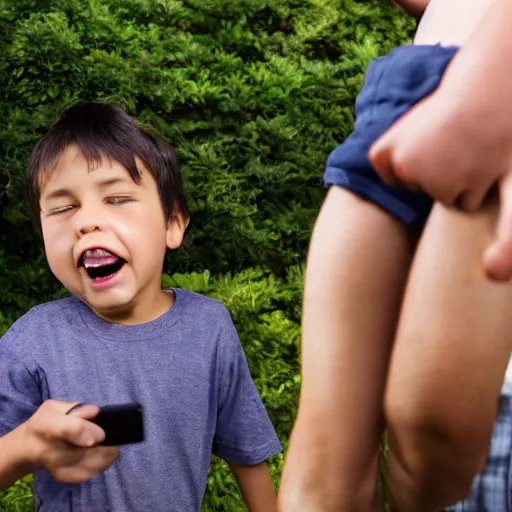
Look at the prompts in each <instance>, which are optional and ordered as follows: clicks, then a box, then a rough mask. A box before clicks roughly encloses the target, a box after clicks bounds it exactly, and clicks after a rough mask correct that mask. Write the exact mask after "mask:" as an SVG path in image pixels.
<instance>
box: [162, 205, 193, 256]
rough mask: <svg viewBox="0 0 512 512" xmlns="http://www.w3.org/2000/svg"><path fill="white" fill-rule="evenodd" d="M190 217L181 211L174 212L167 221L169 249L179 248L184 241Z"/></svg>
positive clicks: (166, 236) (166, 235) (166, 237)
mask: <svg viewBox="0 0 512 512" xmlns="http://www.w3.org/2000/svg"><path fill="white" fill-rule="evenodd" d="M189 220H190V219H189V218H188V216H186V215H183V214H182V213H181V212H178V213H175V214H173V216H172V217H171V218H170V219H169V222H168V223H167V231H166V234H165V241H166V243H167V247H168V248H169V249H178V247H180V246H181V244H182V243H183V236H184V235H185V229H187V226H188V223H189Z"/></svg>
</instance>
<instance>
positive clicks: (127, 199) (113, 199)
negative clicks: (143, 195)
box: [107, 196, 133, 206]
mask: <svg viewBox="0 0 512 512" xmlns="http://www.w3.org/2000/svg"><path fill="white" fill-rule="evenodd" d="M131 201H133V199H132V198H131V197H117V196H116V197H109V198H108V199H107V202H108V204H112V205H114V206H116V205H121V204H125V203H129V202H131Z"/></svg>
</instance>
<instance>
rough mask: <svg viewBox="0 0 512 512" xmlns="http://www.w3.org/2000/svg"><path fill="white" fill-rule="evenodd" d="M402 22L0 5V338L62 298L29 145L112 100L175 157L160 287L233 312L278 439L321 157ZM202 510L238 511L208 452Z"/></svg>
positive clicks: (347, 15)
mask: <svg viewBox="0 0 512 512" xmlns="http://www.w3.org/2000/svg"><path fill="white" fill-rule="evenodd" d="M411 28H412V24H411V22H410V21H408V20H406V19H405V18H404V17H403V16H401V15H400V14H399V11H398V10H397V9H396V8H395V7H393V6H392V5H391V3H390V2H387V3H386V2H384V0H364V1H363V0H360V1H356V0H122V1H121V0H87V1H83V0H42V1H41V0H40V1H38V2H36V1H35V0H17V1H16V2H14V0H3V1H2V2H0V46H1V48H2V52H0V158H1V161H2V166H1V167H0V288H1V289H2V295H1V296H0V335H1V334H2V333H3V332H5V330H6V329H7V328H8V327H9V325H10V324H11V323H12V322H13V321H14V320H15V319H16V318H17V317H19V316H20V315H22V314H23V313H24V312H25V311H27V310H28V309H29V308H30V307H32V306H33V305H35V304H37V303H40V302H43V301H46V300H51V299H52V298H55V297H57V296H60V295H62V294H63V293H64V292H63V290H62V289H61V287H60V285H59V283H57V282H56V281H55V279H54V278H53V276H52V275H51V273H50V271H49V269H48V268H47V265H46V261H45V257H44V253H43V250H42V244H41V242H40V240H39V239H38V237H37V236H36V235H35V232H34V230H33V229H32V226H31V222H30V219H29V216H28V210H27V205H26V201H25V196H24V188H23V175H24V169H25V166H26V162H27V157H28V155H29V153H30V151H31V150H32V149H33V147H34V145H35V143H36V142H37V140H38V139H39V138H40V136H41V135H42V134H44V133H45V131H46V130H47V129H48V127H49V126H50V125H51V123H52V122H53V121H54V120H55V119H56V118H57V116H58V115H59V113H60V112H61V111H62V110H63V109H64V108H65V107H67V106H69V105H70V104H71V103H73V102H75V101H78V100H97V99H103V100H117V101H120V102H122V103H123V104H124V105H126V107H127V108H128V110H129V112H130V113H131V114H133V115H136V116H137V117H138V119H139V120H141V121H142V122H143V123H146V124H148V125H150V126H152V127H153V128H154V129H155V130H157V131H158V132H159V133H160V134H161V135H162V136H164V137H165V138H167V139H168V140H169V141H171V142H172V143H173V144H174V145H175V146H176V148H177V151H178V154H179V157H180V162H181V167H182V172H183V177H184V182H185V186H186V189H187V191H188V196H189V200H190V206H191V224H190V226H189V228H188V232H187V237H186V242H185V244H184V246H183V248H182V249H180V250H179V251H177V252H175V253H172V254H170V255H169V257H168V259H167V261H166V272H167V274H168V275H166V276H164V278H163V281H164V284H165V285H173V286H180V287H184V288H189V289H192V290H195V291H198V292H200V293H204V294H207V295H211V296H214V297H216V298H219V299H220V300H222V301H223V302H224V303H225V304H226V305H227V306H228V307H229V308H230V311H231V312H232V315H233V318H234V320H235V323H236V326H237V328H238V330H239V333H240V338H241V340H242V344H243V346H244V348H245V350H246V353H247V356H248V360H249V364H250V367H251V371H252V374H253V376H254V379H255V381H256V385H257V387H258V389H259V391H260V393H261V394H262V397H263V399H264V402H265V405H266V407H267V409H268V411H269V414H270V416H271V418H272V420H273V422H274V424H275V426H276V429H277V431H278V433H279V436H280V438H281V440H282V442H283V444H284V445H285V446H286V440H287V438H288V435H289V432H290V428H291V426H292V424H293V420H294V417H295V411H296V402H297V395H298V389H299V385H300V382H299V364H298V361H299V354H298V346H299V337H300V333H299V325H300V302H301V289H302V264H303V262H304V259H305V254H306V250H307V243H308V239H309V235H310V232H311V227H312V224H313V222H314V218H315V216H316V212H317V211H318V208H319V206H320V204H321V200H322V197H323V190H322V187H321V184H320V179H321V174H322V170H323V165H324V163H325V159H326V156H327V154H328V153H329V151H331V150H332V149H333V148H334V147H335V146H336V145H337V144H338V143H339V142H341V141H342V140H343V138H344V137H345V136H346V135H347V134H348V133H349V132H350V130H351V129H352V124H353V105H354V100H355V95H356V93H357V91H358V89H359V87H360V85H361V83H362V78H363V71H364V69H365V67H366V65H367V63H368V62H369V60H371V59H372V58H373V57H375V56H377V55H379V54H382V53H384V52H386V51H388V50H389V49H390V48H391V47H393V46H396V45H398V44H401V43H403V42H404V41H405V40H406V39H407V37H408V36H409V33H410V30H411ZM281 466H282V457H281V456H280V457H276V458H275V459H274V460H273V461H272V471H273V475H274V476H275V482H276V485H277V484H278V482H279V472H280V469H281ZM29 495H30V492H29V489H28V488H27V485H26V484H24V483H22V482H19V483H18V484H17V485H16V486H14V487H13V488H12V489H10V490H9V491H8V493H7V494H5V495H4V496H3V498H0V510H9V511H11V510H12V511H15V510H28V505H27V503H28V501H27V499H28V500H29V499H30V498H26V496H29ZM16 507H18V508H16ZM20 507H25V508H20ZM204 509H205V510H208V511H222V510H225V511H229V512H234V511H238V510H243V506H242V505H241V501H240V498H239V496H238V491H237V490H236V486H235V483H234V480H233V478H232V476H231V475H230V474H229V472H228V470H227V467H226V465H225V464H224V463H223V462H222V461H219V460H216V459H215V460H213V462H212V471H211V474H210V478H209V480H208V492H207V495H206V498H205V504H204Z"/></svg>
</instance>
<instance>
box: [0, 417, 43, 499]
mask: <svg viewBox="0 0 512 512" xmlns="http://www.w3.org/2000/svg"><path fill="white" fill-rule="evenodd" d="M22 428H23V426H20V427H18V428H17V429H14V430H13V431H12V432H9V433H8V434H6V435H5V436H3V437H0V453H1V454H2V456H1V457H0V492H1V491H4V490H6V489H7V488H8V487H10V486H11V485H12V484H14V483H15V482H16V481H17V480H19V479H20V478H23V477H24V476H25V475H28V474H29V473H32V472H33V471H34V469H35V468H34V467H32V466H31V464H30V463H29V462H28V460H27V459H26V455H25V454H24V453H23V452H24V451H23V434H22Z"/></svg>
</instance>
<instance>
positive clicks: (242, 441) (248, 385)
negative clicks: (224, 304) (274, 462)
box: [213, 311, 282, 465]
mask: <svg viewBox="0 0 512 512" xmlns="http://www.w3.org/2000/svg"><path fill="white" fill-rule="evenodd" d="M226 315H227V317H228V320H227V321H226V326H225V329H223V339H222V340H219V354H218V363H219V374H220V382H219V407H218V415H217V425H216V432H215V436H214V440H213V453H214V455H217V456H219V457H221V458H222V459H224V460H226V461H229V462H235V463H239V464H248V465H255V464H259V463H260V462H263V461H264V460H266V459H268V458H269V457H272V456H273V455H276V454H278V453H280V452H281V450H282V448H281V444H280V442H279V439H278V437H277V435H276V432H275V430H274V427H273V425H272V422H271V421H270V418H269V417H268V414H267V412H266V410H265V407H264V405H263V402H262V400H261V397H260V395H259V393H258V391H257V390H256V386H255V385H254V382H253V380H252V377H251V374H250V371H249V366H248V364H247V360H246V357H245V354H244V351H243V349H242V346H241V345H240V341H239V339H238V335H237V333H236V329H235V326H234V325H233V322H232V321H231V318H230V317H229V313H227V311H226Z"/></svg>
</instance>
